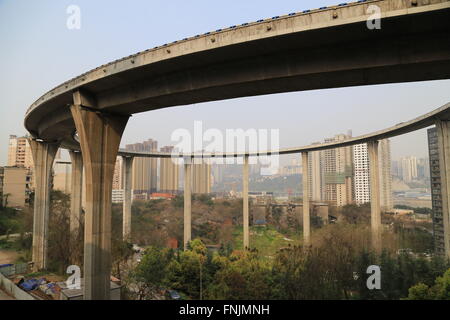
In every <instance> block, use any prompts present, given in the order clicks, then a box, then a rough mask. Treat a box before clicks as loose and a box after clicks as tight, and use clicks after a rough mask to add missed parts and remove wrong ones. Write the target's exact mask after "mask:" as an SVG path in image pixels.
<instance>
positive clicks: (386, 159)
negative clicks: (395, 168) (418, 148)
mask: <svg viewBox="0 0 450 320" xmlns="http://www.w3.org/2000/svg"><path fill="white" fill-rule="evenodd" d="M378 150H379V151H378V153H379V156H378V160H379V174H380V205H381V208H382V209H384V210H390V209H392V208H393V207H394V200H393V197H392V173H391V172H392V169H391V163H392V162H391V142H390V140H389V139H385V140H380V143H379V146H378Z"/></svg>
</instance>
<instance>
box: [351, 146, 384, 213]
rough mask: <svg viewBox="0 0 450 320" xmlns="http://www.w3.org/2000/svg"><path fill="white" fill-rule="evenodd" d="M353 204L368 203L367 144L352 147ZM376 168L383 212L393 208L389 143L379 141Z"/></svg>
mask: <svg viewBox="0 0 450 320" xmlns="http://www.w3.org/2000/svg"><path fill="white" fill-rule="evenodd" d="M353 161H354V162H353V163H354V189H355V202H356V203H357V204H363V203H367V202H370V170H369V169H370V167H369V153H368V149H367V144H366V143H363V144H359V145H355V146H353ZM378 161H379V162H378V168H379V176H380V190H379V192H380V205H381V208H382V209H384V210H390V209H392V208H393V199H392V173H391V146H390V141H389V140H388V139H386V140H380V142H379V146H378Z"/></svg>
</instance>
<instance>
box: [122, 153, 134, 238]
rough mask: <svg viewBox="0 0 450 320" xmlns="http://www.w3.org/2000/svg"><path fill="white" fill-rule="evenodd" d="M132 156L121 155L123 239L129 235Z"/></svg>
mask: <svg viewBox="0 0 450 320" xmlns="http://www.w3.org/2000/svg"><path fill="white" fill-rule="evenodd" d="M133 159H134V158H132V157H122V179H123V239H124V240H126V239H129V238H130V236H131V203H132V195H131V177H132V168H133Z"/></svg>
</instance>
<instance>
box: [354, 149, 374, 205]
mask: <svg viewBox="0 0 450 320" xmlns="http://www.w3.org/2000/svg"><path fill="white" fill-rule="evenodd" d="M353 159H354V161H353V163H354V170H355V177H354V181H355V202H356V204H358V205H360V204H363V203H367V202H370V184H369V153H368V151H367V143H363V144H358V145H355V146H353Z"/></svg>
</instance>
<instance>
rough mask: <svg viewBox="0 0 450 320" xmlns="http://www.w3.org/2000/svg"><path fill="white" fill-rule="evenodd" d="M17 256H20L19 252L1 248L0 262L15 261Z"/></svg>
mask: <svg viewBox="0 0 450 320" xmlns="http://www.w3.org/2000/svg"><path fill="white" fill-rule="evenodd" d="M17 258H19V254H18V253H17V252H14V251H10V250H2V249H0V264H7V263H14V262H15V261H16V260H17Z"/></svg>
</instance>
